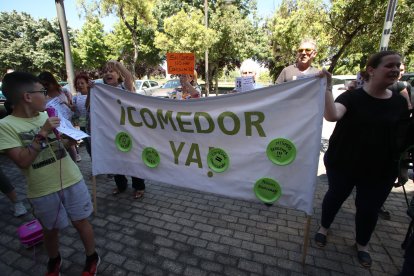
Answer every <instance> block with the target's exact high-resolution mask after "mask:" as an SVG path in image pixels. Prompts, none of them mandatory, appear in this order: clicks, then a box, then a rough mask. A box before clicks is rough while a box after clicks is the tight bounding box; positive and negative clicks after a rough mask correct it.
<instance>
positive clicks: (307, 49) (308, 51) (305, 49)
mask: <svg viewBox="0 0 414 276" xmlns="http://www.w3.org/2000/svg"><path fill="white" fill-rule="evenodd" d="M303 51H305V53H306V54H308V55H310V54H311V53H312V52H313V49H311V48H299V49H298V53H299V54H302V53H303Z"/></svg>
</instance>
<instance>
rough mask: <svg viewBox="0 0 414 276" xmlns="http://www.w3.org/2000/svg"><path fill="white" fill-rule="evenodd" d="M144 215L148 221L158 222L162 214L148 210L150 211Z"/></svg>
mask: <svg viewBox="0 0 414 276" xmlns="http://www.w3.org/2000/svg"><path fill="white" fill-rule="evenodd" d="M144 215H145V216H146V217H148V218H150V219H156V220H159V219H160V218H161V217H162V215H163V214H161V213H160V212H155V211H152V210H150V211H147V212H145V214H144Z"/></svg>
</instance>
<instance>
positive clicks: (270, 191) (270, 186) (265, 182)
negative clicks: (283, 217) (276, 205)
mask: <svg viewBox="0 0 414 276" xmlns="http://www.w3.org/2000/svg"><path fill="white" fill-rule="evenodd" d="M253 191H254V193H255V195H256V197H257V198H258V199H260V200H261V201H263V202H264V203H273V202H275V201H276V200H278V199H279V198H280V196H281V195H282V188H281V187H280V185H279V183H278V182H277V181H276V180H274V179H272V178H267V177H263V178H260V179H259V180H257V181H256V183H255V184H254V188H253Z"/></svg>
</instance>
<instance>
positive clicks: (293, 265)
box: [277, 258, 303, 272]
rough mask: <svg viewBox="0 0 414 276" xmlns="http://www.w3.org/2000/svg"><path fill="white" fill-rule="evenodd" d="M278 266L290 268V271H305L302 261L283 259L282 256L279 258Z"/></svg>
mask: <svg viewBox="0 0 414 276" xmlns="http://www.w3.org/2000/svg"><path fill="white" fill-rule="evenodd" d="M277 266H278V267H280V268H284V269H286V270H289V271H296V272H302V271H303V267H302V264H301V262H294V261H291V260H286V259H281V258H279V259H278V260H277Z"/></svg>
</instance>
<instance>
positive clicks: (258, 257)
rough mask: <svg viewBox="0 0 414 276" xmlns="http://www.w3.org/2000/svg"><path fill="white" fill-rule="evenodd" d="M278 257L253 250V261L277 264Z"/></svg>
mask: <svg viewBox="0 0 414 276" xmlns="http://www.w3.org/2000/svg"><path fill="white" fill-rule="evenodd" d="M277 259H278V258H277V257H275V256H269V255H266V254H260V253H256V252H253V261H254V262H257V263H261V264H264V265H277Z"/></svg>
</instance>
